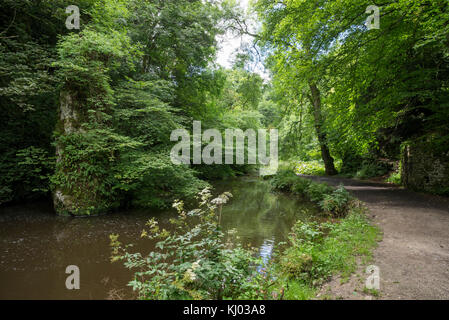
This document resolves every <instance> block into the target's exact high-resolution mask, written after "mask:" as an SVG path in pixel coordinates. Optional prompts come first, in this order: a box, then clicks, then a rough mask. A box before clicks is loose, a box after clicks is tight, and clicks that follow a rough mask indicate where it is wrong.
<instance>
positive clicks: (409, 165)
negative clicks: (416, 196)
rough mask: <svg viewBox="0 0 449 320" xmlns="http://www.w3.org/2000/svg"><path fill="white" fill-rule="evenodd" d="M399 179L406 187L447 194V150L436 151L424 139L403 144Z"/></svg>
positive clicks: (448, 178) (448, 153)
mask: <svg viewBox="0 0 449 320" xmlns="http://www.w3.org/2000/svg"><path fill="white" fill-rule="evenodd" d="M401 179H402V184H403V185H404V186H405V187H407V188H408V189H412V190H416V191H425V192H431V193H437V194H449V151H448V152H441V151H439V152H438V151H436V150H435V149H434V148H432V144H431V143H427V142H425V141H421V142H411V143H407V144H405V145H404V146H403V148H402V152H401Z"/></svg>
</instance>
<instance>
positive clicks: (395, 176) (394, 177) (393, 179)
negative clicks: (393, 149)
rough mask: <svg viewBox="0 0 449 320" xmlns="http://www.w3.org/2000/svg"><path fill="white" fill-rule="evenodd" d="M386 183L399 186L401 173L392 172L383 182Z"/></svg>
mask: <svg viewBox="0 0 449 320" xmlns="http://www.w3.org/2000/svg"><path fill="white" fill-rule="evenodd" d="M385 181H386V182H388V183H392V184H396V185H400V184H401V172H400V171H394V172H392V173H391V174H390V176H389V177H388V178H387V179H386V180H385Z"/></svg>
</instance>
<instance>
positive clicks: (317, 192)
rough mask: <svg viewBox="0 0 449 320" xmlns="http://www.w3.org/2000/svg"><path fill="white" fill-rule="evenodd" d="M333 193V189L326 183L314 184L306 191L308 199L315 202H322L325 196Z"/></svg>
mask: <svg viewBox="0 0 449 320" xmlns="http://www.w3.org/2000/svg"><path fill="white" fill-rule="evenodd" d="M332 191H333V189H332V187H330V186H328V185H327V184H325V183H316V182H312V183H311V184H310V185H309V186H308V187H307V189H306V195H307V197H308V198H309V199H310V200H311V201H313V202H317V203H318V202H320V201H321V200H323V199H324V196H325V195H327V194H330V193H331V192H332Z"/></svg>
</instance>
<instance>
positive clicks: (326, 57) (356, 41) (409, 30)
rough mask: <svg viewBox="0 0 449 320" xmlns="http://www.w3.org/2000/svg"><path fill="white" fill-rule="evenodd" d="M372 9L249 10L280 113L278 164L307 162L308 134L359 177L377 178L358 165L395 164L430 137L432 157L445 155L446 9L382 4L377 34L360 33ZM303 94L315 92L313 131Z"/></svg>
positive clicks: (269, 1)
mask: <svg viewBox="0 0 449 320" xmlns="http://www.w3.org/2000/svg"><path fill="white" fill-rule="evenodd" d="M372 4H373V3H372V2H371V1H369V0H362V1H360V0H325V1H302V0H292V1H287V2H284V3H282V4H279V3H278V2H276V1H274V0H259V1H256V2H255V4H254V7H255V10H256V11H257V13H258V17H259V19H260V20H261V21H262V25H263V26H262V29H261V32H260V33H259V39H258V40H260V41H259V43H260V44H262V46H263V48H264V49H265V52H266V53H267V60H266V61H267V66H268V67H269V69H270V71H271V73H272V79H273V85H274V90H275V91H276V92H278V93H279V95H282V99H281V101H282V104H283V106H284V109H285V115H284V118H283V121H282V126H281V141H282V144H283V147H282V152H283V153H284V156H287V157H288V156H296V157H299V159H301V160H303V161H307V160H315V158H314V157H312V158H310V155H313V154H315V153H316V152H319V151H320V144H318V143H317V142H318V141H317V137H314V135H315V133H314V131H315V130H316V129H317V128H316V126H319V129H320V130H321V132H322V133H323V136H324V135H326V136H327V141H326V142H327V143H328V145H329V147H330V150H331V154H332V155H333V156H335V157H337V158H340V159H341V160H343V172H344V173H346V174H356V173H357V171H359V172H358V176H359V177H369V176H374V175H381V174H383V173H384V171H383V169H382V168H378V166H377V165H376V164H372V163H371V164H368V163H365V164H363V165H362V161H363V159H366V158H367V156H370V157H371V158H372V157H375V158H388V159H392V160H397V159H398V158H399V145H400V144H401V142H403V141H406V140H407V139H410V138H417V137H423V136H427V135H431V136H432V139H430V140H431V141H432V142H435V149H440V150H441V151H443V150H444V152H447V151H448V145H449V144H448V143H447V137H448V136H449V131H448V127H447V125H445V123H447V121H448V119H449V114H448V112H447V111H448V110H449V109H448V108H447V105H448V102H449V95H448V92H449V91H448V84H447V78H448V74H449V59H448V58H449V55H448V46H447V34H448V25H447V23H445V22H444V21H447V17H448V15H449V6H448V4H447V1H445V0H436V1H426V0H424V1H421V0H414V1H384V2H382V3H379V4H376V5H377V6H379V8H380V11H381V18H380V29H379V30H367V28H366V27H365V26H364V23H365V21H366V18H367V17H368V14H365V9H366V8H367V7H368V6H369V5H372ZM382 12H384V13H385V14H382ZM311 84H316V85H317V88H318V89H319V91H320V100H321V114H322V119H321V121H319V123H314V122H313V118H314V112H315V111H316V110H315V109H314V108H312V107H311V105H312V103H311V99H310V97H311V91H310V88H311V86H310V85H311ZM321 145H322V143H321ZM347 162H353V163H347Z"/></svg>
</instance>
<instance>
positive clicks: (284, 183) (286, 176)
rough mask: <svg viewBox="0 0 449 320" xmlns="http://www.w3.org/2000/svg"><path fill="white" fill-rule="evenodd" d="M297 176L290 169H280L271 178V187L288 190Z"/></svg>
mask: <svg viewBox="0 0 449 320" xmlns="http://www.w3.org/2000/svg"><path fill="white" fill-rule="evenodd" d="M298 179H299V177H298V176H297V175H296V174H295V173H294V172H293V171H292V170H281V171H278V173H277V174H276V175H275V176H274V177H273V179H271V185H272V187H273V189H277V190H281V191H290V190H291V188H292V186H293V184H294V183H295V182H297V181H298Z"/></svg>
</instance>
